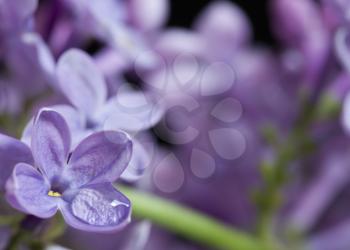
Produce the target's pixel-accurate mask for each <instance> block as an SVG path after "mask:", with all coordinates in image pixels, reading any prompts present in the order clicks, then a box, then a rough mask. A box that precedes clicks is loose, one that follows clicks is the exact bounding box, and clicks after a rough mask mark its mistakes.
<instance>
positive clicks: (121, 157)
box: [65, 131, 132, 188]
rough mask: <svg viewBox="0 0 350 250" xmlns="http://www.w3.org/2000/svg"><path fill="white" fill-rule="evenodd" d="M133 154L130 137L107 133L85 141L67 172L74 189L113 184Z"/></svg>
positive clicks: (74, 154) (74, 153) (77, 150)
mask: <svg viewBox="0 0 350 250" xmlns="http://www.w3.org/2000/svg"><path fill="white" fill-rule="evenodd" d="M131 153H132V143H131V141H130V139H129V136H128V135H127V134H125V133H123V132H117V131H103V132H98V133H95V134H92V135H90V136H89V137H87V138H86V139H84V140H83V141H82V142H81V143H80V144H79V145H78V146H77V148H76V149H75V150H74V151H73V153H72V156H71V158H70V161H69V163H68V168H67V170H66V171H65V175H66V178H67V179H70V181H71V187H73V188H77V187H81V186H83V185H87V184H93V183H103V182H113V181H115V180H116V179H117V178H118V177H119V176H120V175H121V173H123V171H124V170H125V168H126V167H127V165H128V163H129V161H130V157H131Z"/></svg>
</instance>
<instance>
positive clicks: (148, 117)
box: [56, 50, 163, 180]
mask: <svg viewBox="0 0 350 250" xmlns="http://www.w3.org/2000/svg"><path fill="white" fill-rule="evenodd" d="M56 73H57V79H58V83H59V87H60V89H61V91H62V93H63V94H64V95H65V96H66V98H67V99H68V100H69V101H70V102H71V103H72V104H73V105H74V106H75V108H76V110H74V109H69V108H66V109H65V110H66V111H68V109H69V111H68V112H66V111H63V112H62V113H65V115H64V116H65V117H66V119H67V121H68V124H73V125H71V127H74V134H75V137H74V139H73V142H74V143H77V142H79V140H81V138H83V137H84V136H86V135H87V134H90V133H92V132H93V131H101V130H103V129H111V130H116V129H117V130H123V131H126V132H128V133H129V134H131V135H133V136H134V137H135V136H136V135H137V134H138V133H139V132H142V131H144V130H147V129H148V128H151V127H152V126H153V125H154V124H156V123H157V122H158V121H159V119H160V118H161V117H162V114H163V109H162V107H161V106H160V105H158V103H156V102H154V101H152V99H151V100H150V99H149V98H150V96H147V94H144V93H142V92H136V91H130V90H123V89H121V90H120V91H119V92H118V93H117V95H115V96H112V97H109V98H108V97H107V89H106V83H105V81H104V78H103V76H102V74H101V73H100V72H99V71H98V69H97V68H96V66H95V65H94V64H93V62H92V61H91V59H90V58H89V57H88V56H87V55H86V54H85V53H83V52H81V51H78V50H70V51H67V52H66V53H65V54H64V55H62V57H61V58H60V59H59V61H58V65H57V71H56ZM61 110H62V109H61ZM81 119H82V120H81ZM134 143H135V147H134V149H135V153H134V154H133V156H132V159H131V162H130V167H129V168H128V169H127V171H126V172H125V173H124V174H123V177H124V178H126V179H129V180H131V179H134V178H137V177H139V176H140V175H141V174H142V173H143V171H144V168H145V167H146V165H147V162H148V156H147V153H146V150H145V149H144V147H143V146H142V144H141V143H140V142H138V141H137V140H136V141H134Z"/></svg>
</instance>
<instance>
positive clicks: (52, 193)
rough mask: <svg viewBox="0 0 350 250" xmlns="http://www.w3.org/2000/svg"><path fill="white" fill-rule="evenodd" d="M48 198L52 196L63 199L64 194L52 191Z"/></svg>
mask: <svg viewBox="0 0 350 250" xmlns="http://www.w3.org/2000/svg"><path fill="white" fill-rule="evenodd" d="M47 195H48V196H51V197H61V196H62V194H61V193H59V192H55V191H52V190H50V191H49V192H48V193H47Z"/></svg>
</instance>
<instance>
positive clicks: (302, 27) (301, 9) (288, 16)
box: [272, 0, 330, 84]
mask: <svg viewBox="0 0 350 250" xmlns="http://www.w3.org/2000/svg"><path fill="white" fill-rule="evenodd" d="M272 2H273V5H272V7H273V11H274V12H273V13H274V14H275V15H276V20H275V22H274V25H275V27H274V28H275V32H276V34H277V35H278V36H279V38H280V39H281V40H282V41H283V42H285V44H286V45H287V46H289V47H291V48H293V49H297V51H298V52H299V53H300V54H301V55H302V56H303V58H304V65H303V66H304V67H303V70H304V77H305V81H306V82H308V83H310V84H314V83H315V81H317V80H318V79H317V78H318V75H319V74H320V73H321V71H322V70H323V67H324V64H325V62H326V60H327V58H328V53H329V50H330V41H329V38H330V37H329V33H328V30H327V29H326V25H325V24H324V21H323V19H322V13H321V11H320V9H319V6H318V5H317V3H315V2H313V1H302V0H296V1H289V0H274V1H272Z"/></svg>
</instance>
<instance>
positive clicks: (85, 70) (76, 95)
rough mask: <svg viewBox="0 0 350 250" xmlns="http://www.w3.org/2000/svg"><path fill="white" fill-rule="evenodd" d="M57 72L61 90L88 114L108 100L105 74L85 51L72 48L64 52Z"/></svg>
mask: <svg viewBox="0 0 350 250" xmlns="http://www.w3.org/2000/svg"><path fill="white" fill-rule="evenodd" d="M56 73H57V77H58V82H59V85H60V88H61V91H62V92H63V93H64V94H65V96H66V97H67V98H68V99H69V101H70V102H71V103H72V104H73V105H74V106H75V107H76V108H78V109H79V110H81V111H82V112H84V113H85V114H86V115H87V116H89V115H90V116H91V114H93V113H94V111H95V110H96V109H98V108H99V107H101V106H102V105H103V103H104V102H105V101H106V98H107V89H106V83H105V81H104V79H103V75H102V74H101V73H100V72H99V71H98V69H97V67H96V65H95V64H94V62H93V61H92V59H91V58H90V57H89V56H88V55H87V54H86V53H85V52H83V51H80V50H77V49H71V50H69V51H67V52H66V53H64V54H63V55H62V56H61V57H60V59H59V60H58V64H57V71H56Z"/></svg>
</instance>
